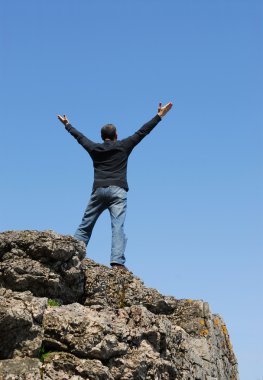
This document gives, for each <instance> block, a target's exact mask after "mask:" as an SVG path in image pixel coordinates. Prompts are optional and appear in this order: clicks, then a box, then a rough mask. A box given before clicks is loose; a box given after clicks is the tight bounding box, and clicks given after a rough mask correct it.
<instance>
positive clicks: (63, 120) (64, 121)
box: [58, 115, 69, 125]
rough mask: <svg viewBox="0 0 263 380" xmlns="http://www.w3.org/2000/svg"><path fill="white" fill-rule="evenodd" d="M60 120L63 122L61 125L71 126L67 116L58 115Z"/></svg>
mask: <svg viewBox="0 0 263 380" xmlns="http://www.w3.org/2000/svg"><path fill="white" fill-rule="evenodd" d="M58 120H60V121H61V123H62V124H64V125H67V124H69V121H68V118H67V116H66V115H63V116H61V115H58Z"/></svg>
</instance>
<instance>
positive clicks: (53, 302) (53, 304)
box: [47, 298, 61, 307]
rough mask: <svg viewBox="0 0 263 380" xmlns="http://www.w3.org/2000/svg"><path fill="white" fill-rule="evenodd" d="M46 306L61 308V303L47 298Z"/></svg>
mask: <svg viewBox="0 0 263 380" xmlns="http://www.w3.org/2000/svg"><path fill="white" fill-rule="evenodd" d="M47 304H48V306H51V307H54V306H61V303H60V302H59V301H57V300H55V299H52V298H49V299H48V301H47Z"/></svg>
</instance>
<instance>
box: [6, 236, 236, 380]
mask: <svg viewBox="0 0 263 380" xmlns="http://www.w3.org/2000/svg"><path fill="white" fill-rule="evenodd" d="M84 257H85V247H84V246H83V244H82V243H81V242H77V241H76V240H75V239H73V238H72V237H70V236H62V235H58V234H56V233H54V232H52V231H44V232H38V231H19V232H13V231H8V232H4V233H1V234H0V286H1V288H0V380H15V379H17V380H18V379H19V380H31V379H32V380H62V379H63V380H67V379H71V380H82V379H89V380H113V379H120V380H132V379H135V380H143V379H145V380H150V379H153V380H174V379H178V380H179V379H180V380H186V379H189V380H190V379H196V380H197V379H199V380H215V379H217V380H228V379H229V380H236V379H238V371H237V361H236V358H235V355H234V353H233V350H232V346H231V342H230V339H229V335H228V331H227V328H226V325H225V324H224V322H223V320H222V318H221V317H220V316H219V315H214V314H212V313H211V311H210V309H209V305H208V304H207V303H206V302H203V301H201V300H198V301H196V300H190V299H184V300H177V299H176V298H174V297H167V296H163V295H161V294H160V293H159V292H158V291H157V290H155V289H150V288H146V287H145V286H144V284H143V283H142V281H141V280H140V279H138V278H137V277H135V276H134V275H133V274H132V273H130V272H123V271H120V270H117V269H110V268H108V267H106V266H103V265H99V264H97V263H95V262H93V261H92V260H89V259H84Z"/></svg>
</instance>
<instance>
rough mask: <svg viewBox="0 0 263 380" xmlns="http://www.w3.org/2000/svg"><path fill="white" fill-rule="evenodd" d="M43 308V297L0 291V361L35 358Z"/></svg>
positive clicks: (41, 334)
mask: <svg viewBox="0 0 263 380" xmlns="http://www.w3.org/2000/svg"><path fill="white" fill-rule="evenodd" d="M46 307H47V298H36V297H34V296H33V295H32V294H31V293H30V292H29V291H28V292H12V291H11V290H9V289H4V288H0V337H1V339H0V342H1V344H0V359H9V358H15V357H36V356H37V355H38V352H39V349H40V347H41V344H42V339H43V334H44V329H43V325H42V320H43V315H44V311H45V309H46Z"/></svg>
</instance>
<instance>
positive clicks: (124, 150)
mask: <svg viewBox="0 0 263 380" xmlns="http://www.w3.org/2000/svg"><path fill="white" fill-rule="evenodd" d="M171 108H172V103H171V102H170V103H168V104H166V105H165V106H162V103H159V107H158V113H157V115H156V116H154V118H153V119H151V120H150V121H148V122H147V123H146V124H144V125H143V126H142V127H141V128H140V129H139V130H138V131H137V132H135V133H134V134H133V135H131V136H129V137H127V138H125V139H123V140H118V135H117V129H116V127H115V126H114V125H113V124H106V125H104V126H103V127H102V128H101V138H102V140H103V143H95V142H93V141H91V140H90V139H88V138H87V137H86V136H84V135H83V134H82V133H80V132H79V131H78V130H77V129H75V128H73V127H72V125H71V124H70V123H69V120H68V118H67V116H66V115H64V116H61V115H58V119H59V120H60V121H61V122H62V123H63V124H64V125H65V128H66V130H67V131H68V132H69V133H70V134H71V135H72V136H73V137H74V138H75V139H76V140H77V141H78V143H79V144H81V145H82V146H83V148H84V149H85V150H86V151H87V152H88V153H89V155H90V157H91V159H92V161H93V167H94V183H93V188H92V193H91V197H90V201H89V203H88V206H87V208H86V210H85V212H84V216H83V218H82V221H81V223H80V225H79V227H78V229H77V231H76V233H75V235H74V237H75V238H76V239H78V240H82V241H84V242H85V243H86V245H87V244H88V242H89V239H90V237H91V234H92V230H93V227H94V225H95V223H96V221H97V219H98V217H99V216H100V214H101V213H102V212H103V211H104V210H105V209H108V210H109V212H110V217H111V228H112V246H111V258H110V264H111V266H112V267H114V268H118V269H127V268H126V267H125V265H124V263H125V261H126V260H125V255H124V251H125V248H126V243H127V238H126V235H125V233H124V221H125V216H126V208H127V191H128V190H129V187H128V182H127V162H128V158H129V155H130V154H131V152H132V150H133V148H134V147H135V146H136V145H137V144H138V143H139V142H140V141H141V140H142V139H143V138H144V137H145V136H146V135H147V134H149V133H150V132H151V131H152V129H153V128H154V127H155V126H156V125H157V124H158V123H159V122H160V121H161V119H162V117H163V116H165V115H166V114H167V112H168V111H170V109H171Z"/></svg>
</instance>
